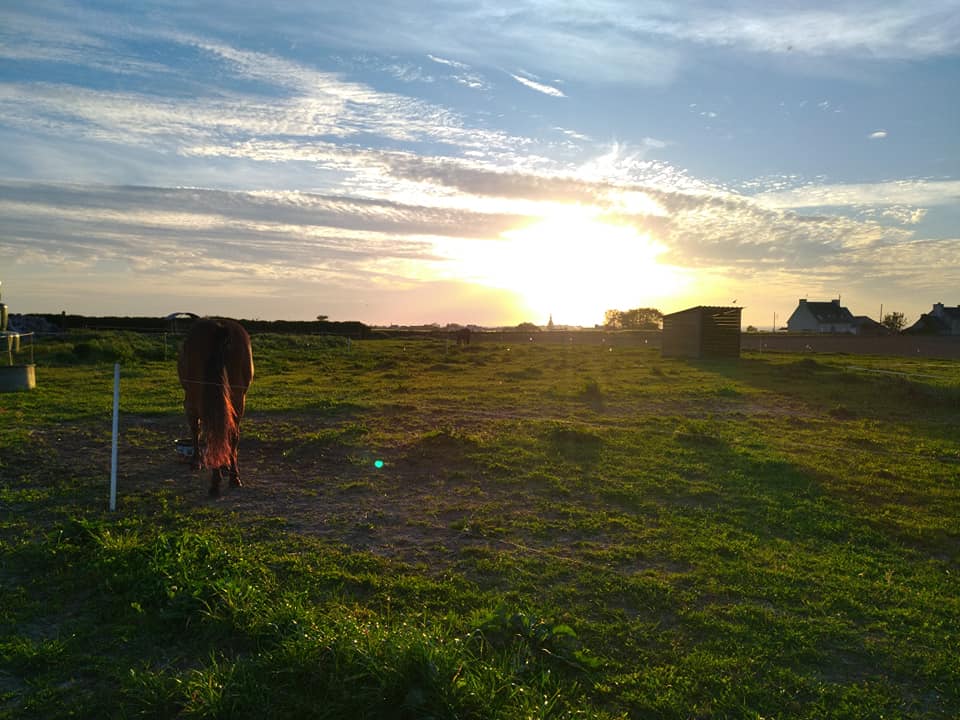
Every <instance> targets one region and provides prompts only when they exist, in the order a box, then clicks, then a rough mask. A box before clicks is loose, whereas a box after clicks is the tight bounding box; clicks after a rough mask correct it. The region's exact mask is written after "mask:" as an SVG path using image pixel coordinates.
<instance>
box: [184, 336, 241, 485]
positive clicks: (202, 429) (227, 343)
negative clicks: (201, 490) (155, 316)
mask: <svg viewBox="0 0 960 720" xmlns="http://www.w3.org/2000/svg"><path fill="white" fill-rule="evenodd" d="M177 373H178V374H179V376H180V384H181V385H183V389H184V392H185V395H184V399H183V409H184V410H185V411H186V413H187V423H188V424H189V426H190V434H191V438H192V440H193V461H192V463H191V467H192V468H193V469H194V470H199V469H201V468H203V467H208V468H210V471H211V472H210V495H211V496H214V497H215V496H217V495H219V494H220V481H221V480H222V479H223V471H224V470H228V471H229V473H230V485H232V486H233V487H240V485H241V483H240V471H239V470H238V468H237V446H238V445H239V443H240V420H241V418H243V409H244V405H245V403H246V396H247V389H248V388H249V387H250V383H251V382H252V381H253V352H252V351H251V348H250V336H249V335H247V331H246V330H244V329H243V326H242V325H240V323H238V322H236V321H235V320H224V319H213V318H201V319H200V320H197V321H196V322H195V323H194V324H193V326H192V327H191V328H190V331H189V332H188V333H187V337H186V339H185V340H184V341H183V347H182V348H181V350H180V358H179V360H178V362H177ZM201 433H202V434H203V440H204V442H205V443H206V448H205V449H204V450H203V452H202V454H201V450H200V435H201Z"/></svg>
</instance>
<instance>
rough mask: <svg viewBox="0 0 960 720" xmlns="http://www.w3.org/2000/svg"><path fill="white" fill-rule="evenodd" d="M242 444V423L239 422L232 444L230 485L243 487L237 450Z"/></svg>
mask: <svg viewBox="0 0 960 720" xmlns="http://www.w3.org/2000/svg"><path fill="white" fill-rule="evenodd" d="M239 446H240V425H239V423H238V424H237V432H236V433H234V436H233V440H232V442H231V445H230V487H243V483H242V482H240V466H239V463H238V461H237V450H238V449H239Z"/></svg>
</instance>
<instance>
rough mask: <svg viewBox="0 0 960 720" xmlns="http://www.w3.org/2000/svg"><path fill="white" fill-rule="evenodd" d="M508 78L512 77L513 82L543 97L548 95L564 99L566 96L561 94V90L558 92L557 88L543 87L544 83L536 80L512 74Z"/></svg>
mask: <svg viewBox="0 0 960 720" xmlns="http://www.w3.org/2000/svg"><path fill="white" fill-rule="evenodd" d="M510 77H512V78H513V79H514V80H516V81H517V82H518V83H520V84H521V85H525V86H526V87H528V88H530V89H531V90H536V91H537V92H539V93H543V94H544V95H550V96H551V97H561V98H562V97H566V95H565V94H564V92H563V91H562V90H559V89H557V88H555V87H552V86H550V85H545V84H544V83H540V82H537V81H536V80H531V79H530V78H525V77H523V76H522V75H513V74H511V75H510Z"/></svg>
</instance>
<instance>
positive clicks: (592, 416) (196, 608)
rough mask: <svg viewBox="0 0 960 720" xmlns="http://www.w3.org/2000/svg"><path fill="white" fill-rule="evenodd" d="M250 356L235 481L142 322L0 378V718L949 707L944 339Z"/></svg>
mask: <svg viewBox="0 0 960 720" xmlns="http://www.w3.org/2000/svg"><path fill="white" fill-rule="evenodd" d="M253 348H254V357H255V362H256V377H255V379H254V382H253V385H252V387H251V389H250V392H249V394H248V396H247V417H246V419H245V420H244V423H243V426H242V431H241V440H240V454H239V463H240V472H241V474H242V477H243V481H244V484H245V487H243V488H225V489H224V492H223V496H222V497H221V498H219V499H216V500H211V499H209V498H208V497H207V487H208V476H207V475H206V474H203V475H202V476H201V475H198V474H195V473H191V471H190V469H189V465H188V464H185V463H183V462H182V458H179V457H178V456H177V455H176V453H175V452H174V441H175V440H177V439H178V438H182V437H185V436H186V421H185V420H184V418H183V413H182V400H183V395H182V391H181V389H180V387H179V385H178V382H177V377H176V359H175V353H174V352H173V349H172V344H171V345H169V346H167V347H163V346H162V345H161V342H160V340H159V339H158V337H156V336H144V335H137V334H133V333H113V334H109V333H107V334H104V333H101V334H98V335H89V336H85V335H72V336H69V337H65V338H62V339H60V340H56V341H50V342H48V343H46V344H44V345H41V346H38V348H37V363H38V367H37V383H38V387H37V389H36V390H35V391H32V392H29V393H18V394H4V395H0V508H2V512H0V585H2V588H3V602H2V603H0V718H19V717H45V718H61V717H62V718H66V717H98V718H100V717H117V718H134V717H155V718H161V717H184V718H195V717H205V718H207V717H209V718H263V717H272V718H304V717H317V718H395V717H397V718H399V717H403V718H425V717H432V718H593V717H597V718H761V717H763V718H879V717H886V718H930V719H933V718H952V717H957V716H960V663H958V661H957V658H958V649H960V620H958V618H960V431H958V428H960V366H958V364H957V363H956V361H937V360H930V359H924V360H919V359H908V358H884V357H856V356H846V355H818V356H799V355H786V354H784V355H775V354H774V355H771V354H764V355H756V354H747V355H745V357H744V358H743V359H742V360H741V361H740V362H725V363H709V362H693V361H684V360H676V359H670V360H667V359H661V358H660V356H659V352H658V351H656V350H650V349H646V348H643V347H617V346H616V344H615V343H614V344H613V346H612V347H610V346H602V347H597V346H576V345H571V346H564V345H537V344H535V343H527V344H524V343H516V344H496V343H481V344H474V345H470V346H465V347H457V346H455V345H454V344H453V343H450V344H449V345H448V344H446V343H443V342H437V341H430V340H419V341H409V342H404V341H401V340H390V341H364V342H353V343H352V344H350V345H349V346H348V345H347V344H346V343H345V342H344V341H343V340H342V339H337V338H318V337H308V336H292V335H291V336H283V335H254V336H253ZM114 359H119V360H120V362H121V363H122V394H121V418H120V426H121V433H120V451H119V458H120V465H119V466H120V481H119V500H118V509H117V511H116V512H113V513H111V512H109V511H108V509H107V500H108V482H109V465H110V462H109V461H110V429H111V403H112V362H113V361H114ZM871 371H896V372H898V373H907V374H906V375H892V374H888V372H871Z"/></svg>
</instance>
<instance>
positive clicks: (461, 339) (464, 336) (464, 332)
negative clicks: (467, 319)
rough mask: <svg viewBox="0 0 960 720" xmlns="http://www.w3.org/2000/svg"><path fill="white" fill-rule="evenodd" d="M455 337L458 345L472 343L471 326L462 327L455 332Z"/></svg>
mask: <svg viewBox="0 0 960 720" xmlns="http://www.w3.org/2000/svg"><path fill="white" fill-rule="evenodd" d="M454 337H455V338H456V339H457V345H469V344H470V328H461V329H459V330H457V331H456V332H455V333H454Z"/></svg>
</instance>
